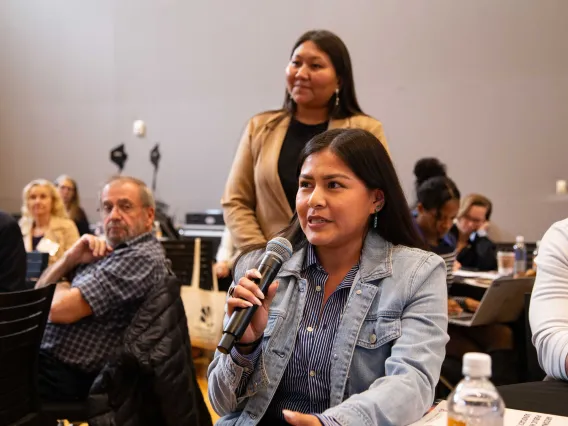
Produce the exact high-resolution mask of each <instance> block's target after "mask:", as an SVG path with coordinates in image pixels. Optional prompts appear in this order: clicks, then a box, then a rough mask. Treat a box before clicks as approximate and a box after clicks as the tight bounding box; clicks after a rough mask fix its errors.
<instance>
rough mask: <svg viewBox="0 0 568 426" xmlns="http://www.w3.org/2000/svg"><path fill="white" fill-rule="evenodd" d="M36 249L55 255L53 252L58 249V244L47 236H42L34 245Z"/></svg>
mask: <svg viewBox="0 0 568 426" xmlns="http://www.w3.org/2000/svg"><path fill="white" fill-rule="evenodd" d="M36 250H37V251H40V252H42V253H49V255H50V256H55V253H57V250H59V244H57V243H56V242H55V241H51V240H50V239H49V238H42V239H41V240H40V242H39V243H38V245H37V246H36Z"/></svg>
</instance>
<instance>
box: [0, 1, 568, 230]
mask: <svg viewBox="0 0 568 426" xmlns="http://www.w3.org/2000/svg"><path fill="white" fill-rule="evenodd" d="M566 16H568V2H567V1H565V0H541V1H538V2H537V1H534V0H476V1H465V0H460V1H456V0H416V1H411V0H406V1H401V0H368V1H363V0H361V1H349V2H348V1H345V0H333V1H330V0H290V1H287V2H278V3H277V2H268V1H264V2H261V1H255V2H253V1H251V0H241V1H238V2H235V1H231V2H228V1H223V2H221V1H209V2H195V1H187V0H179V1H174V0H116V1H113V0H77V1H63V0H2V1H1V2H0V208H4V209H7V210H17V209H18V208H19V203H20V199H19V197H20V192H21V188H22V187H23V186H24V184H25V183H26V182H28V181H29V180H31V179H33V178H36V177H46V178H50V179H52V178H55V177H56V176H57V175H58V174H60V173H68V174H71V175H73V176H74V177H76V178H77V180H78V181H79V183H80V189H81V192H82V196H83V199H84V203H85V205H86V207H87V210H88V212H89V213H90V215H91V219H94V218H95V217H94V215H95V213H94V210H95V204H96V202H95V200H96V190H97V188H98V185H99V183H100V182H101V181H102V180H104V178H106V177H107V176H108V175H109V174H112V173H113V172H114V171H115V168H114V166H112V165H111V164H110V162H109V161H108V152H109V150H110V149H111V148H112V147H114V146H116V145H118V144H119V143H122V142H124V143H125V144H126V147H127V151H128V154H129V160H128V163H127V166H126V169H125V173H128V174H133V175H136V176H138V177H141V178H143V179H145V180H147V181H150V180H151V176H152V169H151V165H150V163H149V158H148V157H149V151H150V149H151V147H152V146H153V145H154V143H155V142H156V141H159V142H160V144H161V150H162V166H161V170H160V172H159V178H158V195H159V197H160V198H163V199H164V200H165V201H167V202H169V203H170V204H171V205H172V208H173V210H172V212H173V213H175V214H177V215H178V216H180V217H182V216H183V214H184V213H185V212H187V211H194V210H201V209H205V208H216V207H218V200H219V197H220V194H221V192H222V189H223V185H224V180H225V178H226V176H227V174H228V169H229V167H230V164H231V160H232V156H233V153H234V151H235V149H236V143H237V141H238V138H239V135H240V132H241V131H242V129H243V126H244V124H245V121H246V120H247V118H248V117H250V116H251V115H253V114H254V113H256V112H259V111H261V110H265V109H268V108H273V107H276V106H278V105H279V104H280V102H281V98H282V95H283V87H284V79H283V72H284V67H285V65H286V62H287V59H288V55H289V52H290V48H291V46H292V44H293V42H294V40H295V39H296V38H297V37H298V36H299V35H300V34H301V33H302V32H303V31H304V30H306V29H310V28H314V27H325V28H328V29H331V30H333V31H335V32H337V33H338V34H339V35H340V36H341V37H342V38H343V39H344V40H345V42H346V44H347V45H348V47H349V49H350V51H351V54H352V59H353V62H354V67H355V74H356V86H357V90H358V95H359V98H360V101H361V103H362V105H363V107H364V109H365V110H366V111H367V112H368V113H370V114H371V115H373V116H375V117H377V118H379V119H380V120H381V121H383V123H384V126H385V129H386V133H387V137H388V139H389V144H390V146H391V150H392V154H393V157H394V159H395V162H396V165H397V169H398V171H399V174H400V177H401V179H402V181H403V183H404V186H405V188H406V189H407V190H408V191H411V189H412V174H411V172H412V165H413V164H414V162H415V161H416V160H417V159H418V158H420V157H422V156H426V155H434V156H439V157H440V158H441V159H442V160H443V161H445V162H446V163H447V164H448V167H449V171H450V174H451V175H452V177H453V178H454V179H455V180H456V182H457V183H458V185H459V187H460V189H461V190H462V192H463V193H468V192H471V191H477V192H482V193H485V194H486V195H488V196H489V197H491V198H492V199H493V200H494V201H495V204H496V206H495V215H494V220H495V222H496V225H497V226H498V228H499V229H500V231H501V234H500V235H501V237H502V238H507V239H508V238H510V237H511V236H512V235H514V234H515V233H517V232H518V233H522V234H524V235H525V236H526V237H527V238H528V239H531V240H534V239H537V238H539V236H540V235H541V234H542V232H543V231H544V230H545V229H546V228H547V226H548V224H549V223H550V222H552V221H554V220H557V219H560V218H562V217H566V216H568V201H566V202H556V203H555V202H549V201H547V199H548V197H549V195H551V194H552V192H553V190H554V181H555V180H556V179H559V178H568V166H567V164H568V141H567V140H566V136H565V135H566V131H565V123H566V122H567V121H568V120H567V119H568V47H567V43H568V25H566V23H565V17H566ZM137 118H142V119H144V120H145V121H146V123H147V125H148V137H147V138H146V139H143V140H140V139H136V138H135V137H134V136H133V135H132V133H131V128H132V122H133V121H134V120H135V119H137Z"/></svg>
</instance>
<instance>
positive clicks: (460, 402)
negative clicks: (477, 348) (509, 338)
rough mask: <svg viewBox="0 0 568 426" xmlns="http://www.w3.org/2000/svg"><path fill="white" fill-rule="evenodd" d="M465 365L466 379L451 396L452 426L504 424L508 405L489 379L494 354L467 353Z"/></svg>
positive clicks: (494, 425) (449, 406) (449, 414)
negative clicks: (491, 355)
mask: <svg viewBox="0 0 568 426" xmlns="http://www.w3.org/2000/svg"><path fill="white" fill-rule="evenodd" d="M462 368H463V375H464V379H463V380H462V381H461V382H459V383H458V385H457V386H456V388H455V389H454V391H453V392H452V393H451V394H450V396H449V397H448V426H502V425H503V421H504V416H505V404H504V403H503V399H502V398H501V396H500V395H499V393H498V392H497V389H495V386H493V383H491V381H490V380H489V377H491V357H490V356H489V355H487V354H482V353H476V352H470V353H467V354H465V355H464V356H463V367H462Z"/></svg>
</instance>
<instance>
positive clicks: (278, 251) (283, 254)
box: [266, 237, 293, 263]
mask: <svg viewBox="0 0 568 426" xmlns="http://www.w3.org/2000/svg"><path fill="white" fill-rule="evenodd" d="M266 253H274V254H275V255H277V256H278V257H279V258H280V259H282V263H284V262H286V261H288V260H289V259H290V258H291V257H292V253H293V250H292V244H291V243H290V241H288V240H287V239H286V238H283V237H276V238H273V239H271V240H270V241H269V242H268V244H266Z"/></svg>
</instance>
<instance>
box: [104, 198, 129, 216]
mask: <svg viewBox="0 0 568 426" xmlns="http://www.w3.org/2000/svg"><path fill="white" fill-rule="evenodd" d="M115 208H116V209H117V210H118V212H119V214H124V215H129V214H131V213H132V212H134V211H135V210H136V209H137V208H138V206H135V205H134V204H132V203H131V202H130V201H119V202H118V203H116V205H115V204H112V203H103V205H102V206H101V207H100V208H99V211H100V212H101V213H102V214H103V216H108V215H110V214H111V213H112V211H113V210H114V209H115Z"/></svg>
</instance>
